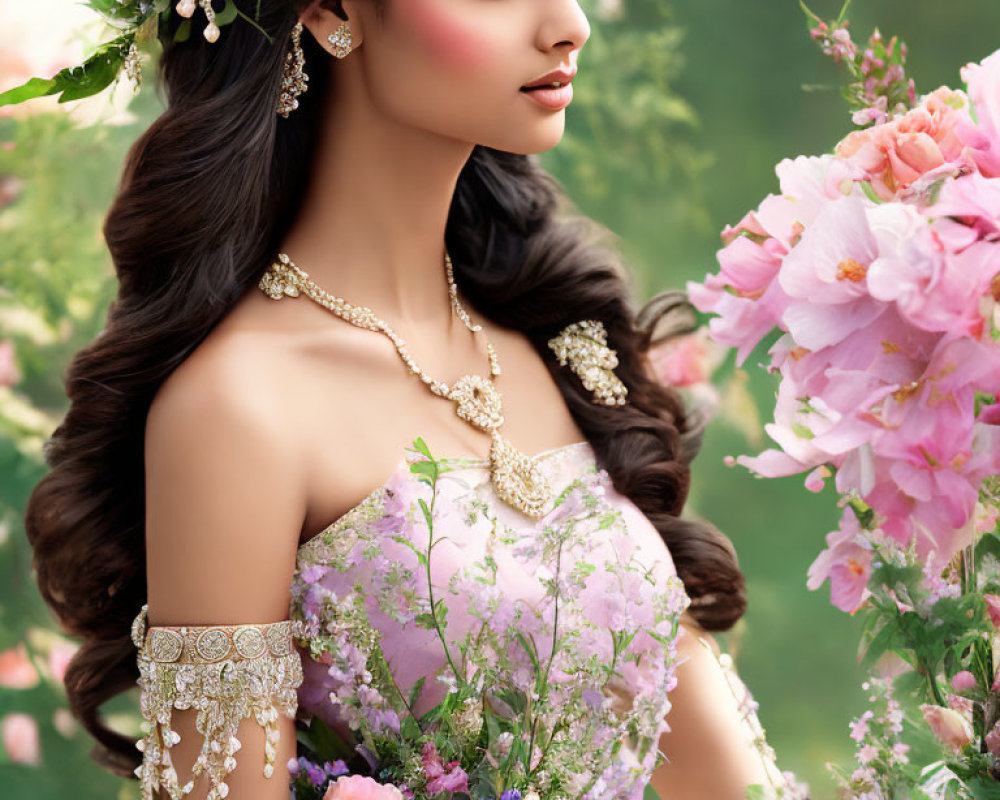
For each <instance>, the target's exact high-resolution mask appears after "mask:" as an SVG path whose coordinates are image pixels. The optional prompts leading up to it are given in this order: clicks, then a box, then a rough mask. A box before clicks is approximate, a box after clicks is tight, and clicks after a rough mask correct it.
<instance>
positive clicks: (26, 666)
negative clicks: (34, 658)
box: [0, 642, 39, 689]
mask: <svg viewBox="0 0 1000 800" xmlns="http://www.w3.org/2000/svg"><path fill="white" fill-rule="evenodd" d="M38 680H39V678H38V670H36V669H35V667H34V665H33V664H32V663H31V661H30V660H29V658H28V652H27V650H26V649H25V646H24V643H23V642H18V644H16V645H15V646H14V647H11V648H9V649H7V650H4V651H3V652H2V653H0V686H3V687H5V688H7V689H30V688H31V687H32V686H35V685H37V684H38Z"/></svg>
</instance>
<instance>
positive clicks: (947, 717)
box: [920, 703, 973, 753]
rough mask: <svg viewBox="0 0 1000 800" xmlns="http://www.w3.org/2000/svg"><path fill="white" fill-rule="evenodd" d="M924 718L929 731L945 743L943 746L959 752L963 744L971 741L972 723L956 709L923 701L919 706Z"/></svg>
mask: <svg viewBox="0 0 1000 800" xmlns="http://www.w3.org/2000/svg"><path fill="white" fill-rule="evenodd" d="M920 710H921V712H923V715H924V719H925V720H927V724H928V725H929V726H930V728H931V731H933V733H934V735H935V736H937V738H938V739H940V740H941V742H942V743H943V744H944V745H945V747H948V748H950V749H951V750H954V751H955V752H956V753H957V752H960V751H961V749H962V747H963V746H964V745H967V744H968V743H969V742H971V741H972V735H973V731H972V725H971V723H970V722H969V720H967V719H966V718H965V716H963V715H962V714H959V713H958V712H957V711H953V710H952V709H950V708H944V707H943V706H937V705H930V704H928V703H923V704H922V705H921V706H920Z"/></svg>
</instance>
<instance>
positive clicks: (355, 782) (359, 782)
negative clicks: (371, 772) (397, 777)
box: [323, 775, 403, 800]
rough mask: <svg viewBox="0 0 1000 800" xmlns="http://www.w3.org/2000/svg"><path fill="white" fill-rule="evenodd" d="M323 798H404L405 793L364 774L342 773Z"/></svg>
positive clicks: (379, 799)
mask: <svg viewBox="0 0 1000 800" xmlns="http://www.w3.org/2000/svg"><path fill="white" fill-rule="evenodd" d="M323 800H403V793H402V792H401V791H399V789H397V788H396V787H395V786H388V785H386V784H383V783H379V782H378V781H376V780H375V779H374V778H369V777H367V776H364V775H342V776H341V777H339V778H337V780H336V781H334V782H333V783H331V784H330V786H329V787H328V788H327V790H326V794H325V795H323Z"/></svg>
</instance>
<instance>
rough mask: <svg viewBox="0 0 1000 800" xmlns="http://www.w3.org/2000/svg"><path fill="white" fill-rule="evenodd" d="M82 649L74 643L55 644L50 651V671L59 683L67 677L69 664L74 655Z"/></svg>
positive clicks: (60, 642) (61, 642)
mask: <svg viewBox="0 0 1000 800" xmlns="http://www.w3.org/2000/svg"><path fill="white" fill-rule="evenodd" d="M79 648H80V646H79V645H78V644H74V643H73V642H63V641H58V642H55V643H54V644H53V645H52V647H51V649H50V650H49V671H50V672H51V673H52V678H53V680H55V681H56V682H57V683H62V682H63V677H64V676H65V675H66V667H68V666H69V662H70V661H71V660H72V659H73V655H74V653H76V651H77V650H78V649H79Z"/></svg>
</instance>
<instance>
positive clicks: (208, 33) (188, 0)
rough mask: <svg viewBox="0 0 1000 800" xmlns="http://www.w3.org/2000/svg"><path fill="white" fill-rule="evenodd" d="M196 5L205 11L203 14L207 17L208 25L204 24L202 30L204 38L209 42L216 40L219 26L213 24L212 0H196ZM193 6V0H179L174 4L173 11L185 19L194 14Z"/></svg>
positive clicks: (194, 6) (194, 5)
mask: <svg viewBox="0 0 1000 800" xmlns="http://www.w3.org/2000/svg"><path fill="white" fill-rule="evenodd" d="M197 5H199V6H201V8H202V10H203V11H204V12H205V16H206V17H207V18H208V25H206V26H205V30H204V31H203V33H204V35H205V38H206V39H208V41H210V42H215V41H218V39H219V26H218V25H216V24H215V10H214V9H213V8H212V0H198V2H197ZM195 8H196V4H195V0H180V2H179V3H177V5H176V6H174V11H176V12H177V13H178V14H180V15H181V16H182V17H184V18H185V19H191V17H192V16H194V11H195Z"/></svg>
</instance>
